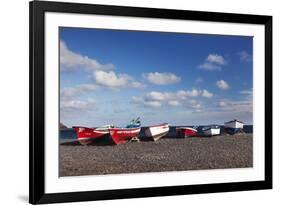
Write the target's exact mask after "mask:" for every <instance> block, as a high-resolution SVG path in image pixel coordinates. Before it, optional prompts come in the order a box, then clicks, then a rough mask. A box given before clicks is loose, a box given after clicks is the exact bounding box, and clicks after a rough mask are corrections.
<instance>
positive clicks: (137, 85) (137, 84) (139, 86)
mask: <svg viewBox="0 0 281 205" xmlns="http://www.w3.org/2000/svg"><path fill="white" fill-rule="evenodd" d="M130 86H131V87H132V88H140V89H141V88H145V87H146V85H145V84H143V83H140V82H138V81H134V82H132V83H131V84H130Z"/></svg>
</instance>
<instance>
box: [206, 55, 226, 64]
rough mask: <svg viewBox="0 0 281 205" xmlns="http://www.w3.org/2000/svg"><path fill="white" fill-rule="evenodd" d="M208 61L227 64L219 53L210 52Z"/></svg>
mask: <svg viewBox="0 0 281 205" xmlns="http://www.w3.org/2000/svg"><path fill="white" fill-rule="evenodd" d="M206 61H207V62H210V63H215V64H218V65H225V64H226V61H225V59H224V58H223V57H222V56H221V55H218V54H209V55H208V57H207V59H206Z"/></svg>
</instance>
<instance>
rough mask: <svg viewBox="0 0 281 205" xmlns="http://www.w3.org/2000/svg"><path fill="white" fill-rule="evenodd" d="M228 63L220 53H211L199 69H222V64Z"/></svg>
mask: <svg viewBox="0 0 281 205" xmlns="http://www.w3.org/2000/svg"><path fill="white" fill-rule="evenodd" d="M226 64H227V62H226V60H225V59H224V57H223V56H221V55H218V54H209V55H208V56H207V58H206V59H205V61H204V62H203V63H202V64H200V65H199V66H198V68H199V69H202V70H207V71H215V70H221V66H225V65H226Z"/></svg>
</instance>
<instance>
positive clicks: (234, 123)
mask: <svg viewBox="0 0 281 205" xmlns="http://www.w3.org/2000/svg"><path fill="white" fill-rule="evenodd" d="M243 127H244V123H243V122H241V121H238V120H236V119H234V120H231V121H229V122H225V123H224V128H225V131H226V132H227V133H229V134H235V133H237V132H241V131H242V130H243Z"/></svg>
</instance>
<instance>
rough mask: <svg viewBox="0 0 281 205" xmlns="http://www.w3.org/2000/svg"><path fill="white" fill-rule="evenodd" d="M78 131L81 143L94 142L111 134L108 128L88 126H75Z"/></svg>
mask: <svg viewBox="0 0 281 205" xmlns="http://www.w3.org/2000/svg"><path fill="white" fill-rule="evenodd" d="M73 129H74V130H75V132H76V136H77V140H78V141H79V143H80V144H81V145H89V144H92V143H93V142H94V141H95V140H97V139H100V138H102V137H104V136H106V135H108V134H109V131H108V129H107V128H102V129H101V128H88V127H73Z"/></svg>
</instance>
